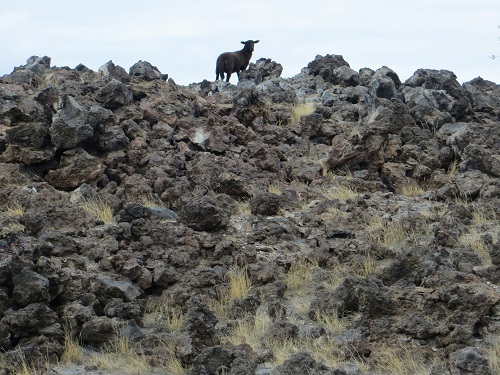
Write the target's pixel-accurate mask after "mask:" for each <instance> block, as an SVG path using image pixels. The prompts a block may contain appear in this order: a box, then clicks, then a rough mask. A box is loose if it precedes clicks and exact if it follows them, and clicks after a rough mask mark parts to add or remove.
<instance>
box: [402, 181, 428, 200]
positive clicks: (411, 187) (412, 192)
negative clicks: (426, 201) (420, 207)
mask: <svg viewBox="0 0 500 375" xmlns="http://www.w3.org/2000/svg"><path fill="white" fill-rule="evenodd" d="M401 194H402V195H404V196H405V197H418V196H419V195H422V194H425V190H424V189H422V188H421V187H420V186H418V185H417V184H416V183H410V182H408V183H406V184H404V185H403V186H402V187H401Z"/></svg>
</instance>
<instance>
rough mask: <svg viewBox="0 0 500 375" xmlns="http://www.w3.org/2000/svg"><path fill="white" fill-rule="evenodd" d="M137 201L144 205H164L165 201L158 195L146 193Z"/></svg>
mask: <svg viewBox="0 0 500 375" xmlns="http://www.w3.org/2000/svg"><path fill="white" fill-rule="evenodd" d="M138 203H139V204H140V205H142V206H145V207H164V208H165V203H164V202H163V201H162V200H161V199H160V197H158V196H156V195H153V194H148V195H144V196H142V197H140V198H139V201H138Z"/></svg>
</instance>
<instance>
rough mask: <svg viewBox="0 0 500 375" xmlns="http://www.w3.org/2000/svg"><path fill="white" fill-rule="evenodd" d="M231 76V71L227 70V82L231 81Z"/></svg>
mask: <svg viewBox="0 0 500 375" xmlns="http://www.w3.org/2000/svg"><path fill="white" fill-rule="evenodd" d="M229 78H231V72H227V79H226V82H229ZM222 80H224V77H223V78H222Z"/></svg>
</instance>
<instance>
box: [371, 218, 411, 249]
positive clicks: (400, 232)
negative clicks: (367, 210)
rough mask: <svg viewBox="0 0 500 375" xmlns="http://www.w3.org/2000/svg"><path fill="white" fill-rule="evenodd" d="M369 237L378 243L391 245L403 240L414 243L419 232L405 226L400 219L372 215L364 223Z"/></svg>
mask: <svg viewBox="0 0 500 375" xmlns="http://www.w3.org/2000/svg"><path fill="white" fill-rule="evenodd" d="M366 230H367V232H368V233H369V237H370V239H371V240H372V241H373V242H374V243H376V244H379V245H385V246H393V245H397V244H400V243H403V242H407V241H409V242H411V243H416V242H417V237H418V235H419V234H420V232H419V231H418V230H417V229H415V228H411V229H410V228H406V227H405V226H404V224H403V222H401V221H399V220H398V221H387V220H385V219H384V218H381V217H373V218H372V219H370V220H369V222H368V223H367V225H366Z"/></svg>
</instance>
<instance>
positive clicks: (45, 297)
mask: <svg viewBox="0 0 500 375" xmlns="http://www.w3.org/2000/svg"><path fill="white" fill-rule="evenodd" d="M12 281H13V283H14V290H13V292H12V297H13V298H14V300H15V301H16V302H17V303H18V304H19V305H21V306H23V307H24V306H27V305H28V304H30V303H32V302H45V303H48V302H49V300H50V295H49V280H48V279H47V278H45V277H43V276H42V275H40V274H38V273H36V272H33V271H32V270H30V269H29V268H24V269H23V270H22V271H21V273H20V274H18V275H16V276H14V277H13V278H12Z"/></svg>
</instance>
